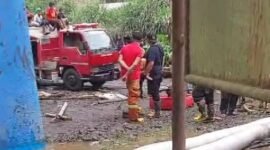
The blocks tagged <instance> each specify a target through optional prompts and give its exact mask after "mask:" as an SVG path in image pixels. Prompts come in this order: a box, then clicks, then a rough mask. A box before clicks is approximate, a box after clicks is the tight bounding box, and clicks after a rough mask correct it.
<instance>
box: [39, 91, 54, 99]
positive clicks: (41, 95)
mask: <svg viewBox="0 0 270 150" xmlns="http://www.w3.org/2000/svg"><path fill="white" fill-rule="evenodd" d="M50 96H52V94H51V93H47V92H44V91H40V92H39V97H40V98H41V99H42V98H48V97H50Z"/></svg>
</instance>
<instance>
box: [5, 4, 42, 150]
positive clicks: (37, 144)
mask: <svg viewBox="0 0 270 150" xmlns="http://www.w3.org/2000/svg"><path fill="white" fill-rule="evenodd" d="M0 10H1V11H0V150H42V149H44V144H43V139H44V137H43V127H42V119H41V112H40V104H39V100H38V93H37V87H36V83H35V73H34V66H33V59H32V51H31V46H30V40H29V34H28V27H27V26H28V25H27V19H26V13H25V12H26V11H25V2H24V0H0Z"/></svg>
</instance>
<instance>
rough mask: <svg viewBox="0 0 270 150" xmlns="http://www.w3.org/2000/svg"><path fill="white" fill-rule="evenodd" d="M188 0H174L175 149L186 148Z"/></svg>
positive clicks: (173, 120) (173, 122) (173, 133)
mask: <svg viewBox="0 0 270 150" xmlns="http://www.w3.org/2000/svg"><path fill="white" fill-rule="evenodd" d="M186 2H187V0H172V18H173V19H172V20H173V21H172V31H173V34H172V46H173V79H172V80H173V81H172V85H173V99H174V107H173V117H172V141H173V150H185V138H186V137H185V100H184V99H185V97H184V85H185V83H184V76H185V51H186V46H185V43H186V33H187V32H186V25H187V23H186V18H187V16H186V14H187V13H186V7H187V5H186V4H187V3H186Z"/></svg>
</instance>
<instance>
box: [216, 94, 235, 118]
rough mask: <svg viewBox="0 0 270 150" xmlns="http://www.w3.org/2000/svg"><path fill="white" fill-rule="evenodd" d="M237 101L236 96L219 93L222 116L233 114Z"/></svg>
mask: <svg viewBox="0 0 270 150" xmlns="http://www.w3.org/2000/svg"><path fill="white" fill-rule="evenodd" d="M237 101H238V96H237V95H234V94H230V93H226V92H222V93H221V103H220V113H221V115H222V116H223V117H225V116H226V115H229V116H234V115H237V114H236V113H235V109H236V105H237Z"/></svg>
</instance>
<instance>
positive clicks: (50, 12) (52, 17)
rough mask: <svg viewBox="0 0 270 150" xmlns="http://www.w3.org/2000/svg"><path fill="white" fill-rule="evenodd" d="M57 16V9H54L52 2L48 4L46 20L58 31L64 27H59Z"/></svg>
mask: <svg viewBox="0 0 270 150" xmlns="http://www.w3.org/2000/svg"><path fill="white" fill-rule="evenodd" d="M57 16H58V12H57V8H56V7H55V4H54V2H50V3H49V7H48V8H47V10H46V18H47V20H48V22H49V23H50V24H51V25H52V26H53V27H55V28H57V30H60V29H63V28H64V27H63V26H62V25H61V23H60V21H59V19H58V18H57Z"/></svg>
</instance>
